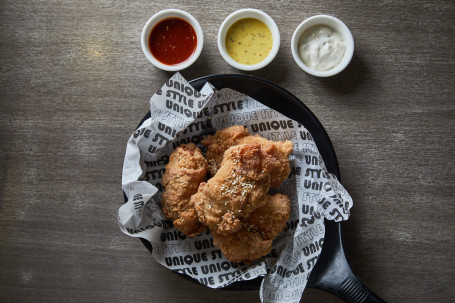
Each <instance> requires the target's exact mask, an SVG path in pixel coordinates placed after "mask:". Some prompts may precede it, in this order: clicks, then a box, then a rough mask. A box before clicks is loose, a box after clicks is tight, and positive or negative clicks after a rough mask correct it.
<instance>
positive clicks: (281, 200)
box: [243, 194, 291, 240]
mask: <svg viewBox="0 0 455 303" xmlns="http://www.w3.org/2000/svg"><path fill="white" fill-rule="evenodd" d="M265 199H266V203H265V204H264V205H263V206H261V207H259V208H258V209H256V210H255V211H254V212H253V213H251V215H250V216H248V218H246V219H245V220H244V223H243V227H244V228H246V229H247V230H249V231H255V232H257V233H258V234H260V235H261V238H262V239H264V240H273V239H275V238H276V237H277V236H278V234H279V233H280V232H281V231H282V230H283V227H284V226H285V225H286V222H287V220H288V219H289V216H290V214H291V202H290V201H289V197H288V196H286V195H283V194H275V195H273V196H271V195H266V196H265Z"/></svg>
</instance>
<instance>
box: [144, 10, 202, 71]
mask: <svg viewBox="0 0 455 303" xmlns="http://www.w3.org/2000/svg"><path fill="white" fill-rule="evenodd" d="M196 44H197V36H196V32H195V30H194V28H193V27H192V26H191V24H189V23H188V22H186V21H185V20H183V19H180V18H175V17H172V18H167V19H164V20H163V21H160V22H159V23H158V24H157V25H155V27H154V28H153V29H152V32H151V33H150V38H149V47H150V51H151V52H152V55H153V56H154V57H155V59H157V60H158V61H160V62H161V63H163V64H166V65H176V64H179V63H182V62H184V61H186V60H187V59H188V58H189V57H190V56H191V55H192V54H193V53H194V51H195V49H196Z"/></svg>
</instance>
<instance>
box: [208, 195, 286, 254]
mask: <svg viewBox="0 0 455 303" xmlns="http://www.w3.org/2000/svg"><path fill="white" fill-rule="evenodd" d="M264 200H265V201H266V202H265V204H264V205H263V206H261V207H259V208H258V209H257V210H255V211H254V212H253V213H252V214H251V215H250V216H248V217H247V218H244V219H243V218H242V220H241V221H242V228H241V229H240V230H239V231H237V232H235V233H231V234H227V235H226V234H219V233H214V232H212V234H213V243H214V244H215V245H216V246H218V247H219V248H220V249H221V251H222V253H223V254H224V256H225V257H226V258H227V259H228V260H230V261H232V262H237V263H240V262H245V263H250V262H251V261H253V260H255V259H257V258H260V257H263V256H265V255H266V254H268V253H269V252H270V250H271V249H272V241H273V239H275V238H276V237H277V236H278V234H279V233H280V232H281V231H282V230H283V227H284V226H285V224H286V221H287V220H288V219H289V215H290V213H291V203H290V201H289V198H288V197H287V196H286V195H282V194H276V195H273V196H271V195H265V196H264Z"/></svg>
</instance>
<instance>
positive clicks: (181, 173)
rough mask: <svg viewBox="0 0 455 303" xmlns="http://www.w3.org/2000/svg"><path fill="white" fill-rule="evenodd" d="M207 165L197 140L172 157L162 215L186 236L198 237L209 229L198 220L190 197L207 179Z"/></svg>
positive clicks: (165, 179) (165, 184)
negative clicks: (196, 142) (197, 145)
mask: <svg viewBox="0 0 455 303" xmlns="http://www.w3.org/2000/svg"><path fill="white" fill-rule="evenodd" d="M207 171H208V165H207V161H206V160H205V158H204V157H203V156H202V153H201V150H200V149H199V148H197V147H196V145H194V143H189V144H182V145H180V146H179V147H177V148H176V149H175V150H174V151H173V152H172V154H171V156H170V158H169V163H168V164H167V165H166V171H165V173H164V175H163V180H162V184H163V186H164V187H165V189H164V192H163V196H162V200H161V206H162V210H163V214H164V215H165V216H166V217H167V218H169V219H171V220H172V221H173V223H174V226H175V227H176V228H177V229H179V230H180V231H181V232H183V233H184V234H185V235H187V236H190V237H191V236H195V235H197V234H200V233H202V232H203V231H205V230H206V229H207V227H206V226H204V225H203V224H202V223H200V222H199V220H198V216H197V213H196V210H195V209H194V205H193V204H192V203H191V201H190V198H191V196H192V195H193V194H195V193H196V192H197V190H198V187H199V184H200V183H201V182H202V181H203V180H204V178H205V176H206V174H207Z"/></svg>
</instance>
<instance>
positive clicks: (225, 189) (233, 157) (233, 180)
mask: <svg viewBox="0 0 455 303" xmlns="http://www.w3.org/2000/svg"><path fill="white" fill-rule="evenodd" d="M275 149H276V147H275V146H274V145H268V146H261V145H260V144H244V145H237V146H233V147H230V148H229V149H228V150H227V151H226V152H225V154H224V159H223V162H222V163H221V167H220V169H219V170H218V171H217V173H216V174H215V176H213V177H212V178H211V179H209V180H208V181H207V183H205V182H203V183H201V185H200V186H199V190H198V192H197V193H196V194H194V195H193V196H192V197H191V200H190V203H191V204H194V206H195V208H196V211H197V214H198V217H199V221H200V222H202V223H203V224H205V225H207V226H208V227H209V228H210V230H211V231H212V232H216V233H222V234H227V233H233V232H236V231H238V230H239V229H240V228H241V227H242V222H241V220H240V218H246V217H247V216H249V215H250V214H251V213H252V212H253V211H255V210H256V209H257V208H258V207H260V206H262V205H264V204H265V202H266V201H265V200H264V195H265V194H266V193H267V191H268V190H269V188H270V171H271V170H272V168H273V166H274V164H275V159H274V158H273V157H272V156H271V154H273V153H274V152H275Z"/></svg>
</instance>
